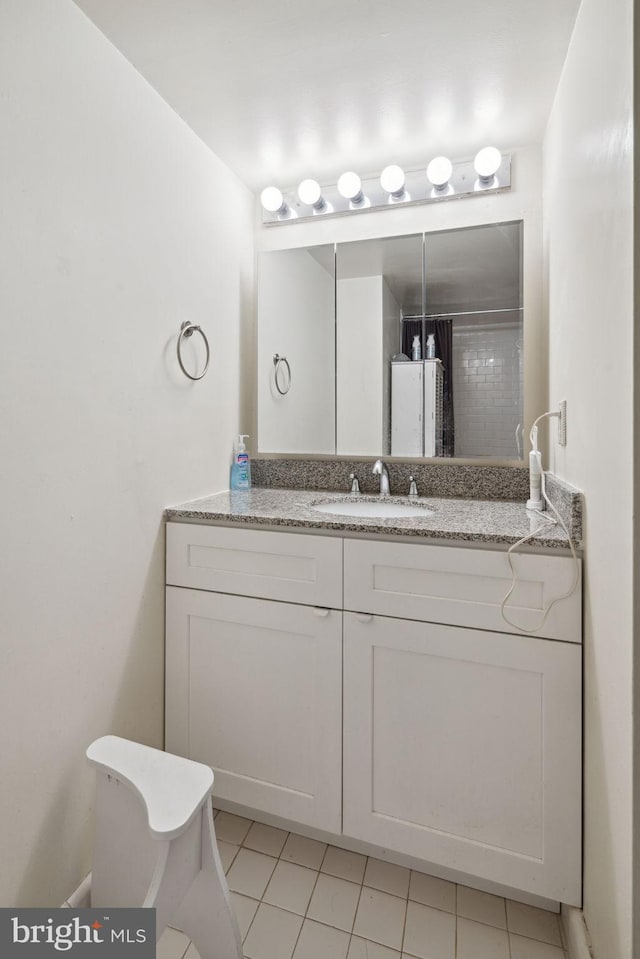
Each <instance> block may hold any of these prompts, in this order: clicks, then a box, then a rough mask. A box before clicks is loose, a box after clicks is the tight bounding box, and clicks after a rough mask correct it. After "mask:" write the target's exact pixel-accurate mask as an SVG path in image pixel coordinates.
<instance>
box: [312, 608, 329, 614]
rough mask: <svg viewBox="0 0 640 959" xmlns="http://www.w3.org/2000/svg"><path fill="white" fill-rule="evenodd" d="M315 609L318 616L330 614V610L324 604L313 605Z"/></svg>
mask: <svg viewBox="0 0 640 959" xmlns="http://www.w3.org/2000/svg"><path fill="white" fill-rule="evenodd" d="M313 611H314V613H315V614H316V616H328V615H329V610H328V609H324V608H323V607H322V606H314V607H313Z"/></svg>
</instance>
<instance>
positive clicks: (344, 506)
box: [311, 499, 433, 519]
mask: <svg viewBox="0 0 640 959" xmlns="http://www.w3.org/2000/svg"><path fill="white" fill-rule="evenodd" d="M311 509H315V510H317V511H318V512H319V513H333V514H334V516H335V515H338V516H364V517H370V518H371V519H375V518H376V517H377V518H378V519H409V518H410V517H411V516H414V517H415V516H422V517H425V516H432V515H433V510H432V509H427V508H426V507H425V506H413V505H411V504H410V503H393V502H391V503H390V502H389V501H388V500H381V501H380V502H375V503H372V502H371V500H357V499H354V500H353V501H351V500H348V501H346V502H345V501H344V500H338V501H337V502H336V501H335V500H330V501H329V502H327V503H317V504H316V505H315V506H312V507H311Z"/></svg>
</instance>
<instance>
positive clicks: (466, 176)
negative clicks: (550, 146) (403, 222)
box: [262, 147, 511, 226]
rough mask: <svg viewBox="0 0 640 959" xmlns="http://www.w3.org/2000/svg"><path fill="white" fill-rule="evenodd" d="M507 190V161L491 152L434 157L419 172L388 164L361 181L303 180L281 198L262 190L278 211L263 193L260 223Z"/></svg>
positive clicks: (354, 176) (352, 178)
mask: <svg viewBox="0 0 640 959" xmlns="http://www.w3.org/2000/svg"><path fill="white" fill-rule="evenodd" d="M403 176H404V180H403V179H402V177H403ZM356 187H358V189H356ZM510 189H511V157H510V156H508V155H506V156H503V155H501V154H500V152H499V151H498V150H497V149H496V148H495V147H485V148H484V149H483V150H480V151H479V152H478V153H477V154H476V156H475V158H474V159H473V160H463V161H461V162H458V163H451V161H450V160H448V158H447V157H442V156H441V157H435V158H434V159H433V160H432V161H431V162H430V163H429V166H428V167H427V168H426V171H425V168H424V167H422V168H421V169H420V170H413V171H411V172H410V173H404V171H403V170H402V169H401V168H400V167H398V166H395V165H394V166H389V167H385V169H384V170H383V171H382V175H381V176H380V177H372V178H370V179H366V180H361V179H360V177H359V176H358V175H357V174H356V173H354V172H351V171H350V172H349V173H344V174H343V175H342V176H341V177H340V178H339V180H338V183H337V184H333V185H331V186H323V187H320V184H318V183H316V181H315V180H303V181H302V183H301V184H300V186H299V187H298V188H297V189H293V190H286V191H284V192H283V193H281V192H280V191H279V190H278V189H277V188H276V187H271V188H269V187H267V188H266V189H265V190H264V191H263V196H264V194H265V193H267V190H272V191H274V192H273V197H275V198H276V199H277V198H278V197H281V204H280V207H279V209H273V207H274V206H275V205H276V204H275V200H274V199H273V197H272V196H271V193H269V197H268V198H269V200H271V202H270V204H269V206H270V207H271V209H269V208H268V207H267V206H266V205H265V204H264V203H263V207H262V222H263V225H264V226H275V225H277V224H281V223H299V222H300V221H301V220H302V221H304V220H311V219H318V218H320V219H323V218H324V217H328V216H349V215H351V214H352V213H361V212H364V211H367V212H369V211H371V210H383V209H384V210H388V209H390V208H394V209H396V208H397V207H398V206H415V205H416V204H419V203H439V202H441V201H442V200H459V199H462V198H463V197H471V196H481V195H483V194H485V193H501V192H503V191H504V190H510ZM276 194H277V196H276Z"/></svg>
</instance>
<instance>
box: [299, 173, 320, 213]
mask: <svg viewBox="0 0 640 959" xmlns="http://www.w3.org/2000/svg"><path fill="white" fill-rule="evenodd" d="M298 196H299V197H300V200H301V202H302V203H306V204H307V206H312V207H313V208H314V210H321V209H322V207H323V206H324V198H323V196H322V189H321V188H320V184H319V183H318V182H317V180H303V181H302V183H301V184H300V186H299V187H298Z"/></svg>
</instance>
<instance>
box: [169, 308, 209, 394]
mask: <svg viewBox="0 0 640 959" xmlns="http://www.w3.org/2000/svg"><path fill="white" fill-rule="evenodd" d="M194 333H199V334H200V336H201V337H202V339H203V340H204V348H205V350H206V351H207V356H206V359H205V363H204V369H203V371H202V373H200V374H199V375H198V376H194V375H193V373H189V371H188V370H187V369H185V366H184V363H183V362H182V353H181V351H180V350H181V347H182V338H183V337H184V336H186V337H189V336H192V335H193V334H194ZM177 353H178V363H179V364H180V369H181V370H182V372H183V373H184V375H185V376H188V377H189V379H190V380H201V379H202V377H203V376H204V374H205V373H206V372H207V370H208V369H209V359H210V357H211V354H210V352H209V340H208V339H207V337H206V336H205V333H204V330H203V329H202V327H200V326H196V324H195V323H190V322H189V320H185V321H184V323H183V324H182V326H181V327H180V336H179V337H178V346H177Z"/></svg>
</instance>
